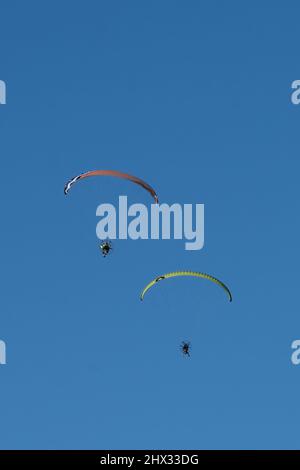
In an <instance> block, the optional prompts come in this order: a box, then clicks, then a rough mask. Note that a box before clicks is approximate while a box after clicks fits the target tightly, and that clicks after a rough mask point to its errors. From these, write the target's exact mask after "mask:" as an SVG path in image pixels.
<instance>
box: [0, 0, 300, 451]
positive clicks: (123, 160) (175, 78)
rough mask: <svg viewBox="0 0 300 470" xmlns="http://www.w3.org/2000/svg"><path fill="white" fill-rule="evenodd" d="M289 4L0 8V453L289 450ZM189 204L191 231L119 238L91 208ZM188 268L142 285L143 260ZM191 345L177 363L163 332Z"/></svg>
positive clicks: (293, 289) (293, 396)
mask: <svg viewBox="0 0 300 470" xmlns="http://www.w3.org/2000/svg"><path fill="white" fill-rule="evenodd" d="M299 14H300V6H299V2H296V1H290V2H289V3H288V4H286V3H283V2H279V1H273V2H259V1H257V0H256V1H253V2H247V3H246V2H238V1H232V0H229V1H228V2H226V4H225V2H222V1H221V0H219V1H203V2H197V1H189V2H183V1H167V0H164V1H156V0H155V1H151V2H140V1H126V2H124V1H123V2H121V1H114V2H104V1H85V2H83V1H74V2H72V5H71V4H70V3H68V2H64V3H63V2H58V1H57V0H54V1H53V0H52V1H51V2H49V1H48V2H42V4H41V2H38V1H26V2H14V1H7V0H6V1H2V2H1V6H0V15H1V28H0V59H1V61H0V64H1V66H0V79H1V80H5V82H6V84H7V104H6V105H5V106H0V152H1V165H2V175H3V177H2V180H1V185H0V197H1V244H0V259H1V286H2V289H1V315H0V339H2V340H5V342H6V344H7V365H5V366H0V415H1V421H0V447H1V448H2V449H16V448H19V449H93V448H94V449H104V448H108V449H116V448H123V449H128V448H134V449H139V448H146V449H151V448H159V449H163V448H175V449H191V448H194V449H195V448H196V449H231V448H234V449H249V448H250V449H253V448H270V449H276V448H298V447H299V439H298V427H299V426H298V422H299V420H300V410H299V407H298V400H297V395H298V388H299V386H300V367H299V369H298V368H297V367H296V366H293V365H292V363H291V361H290V356H291V352H292V350H291V348H290V345H291V342H292V341H293V340H294V339H299V338H300V317H299V287H298V268H299V236H300V224H299V221H298V213H299V202H298V201H299V193H298V188H299V170H300V164H299V130H298V129H299V123H300V106H299V107H297V106H294V105H292V104H291V100H290V95H291V88H290V87H291V83H292V81H293V80H296V79H300V62H299V20H298V18H299ZM89 169H118V170H120V171H125V172H128V173H132V174H134V175H137V176H139V177H141V178H143V179H145V180H147V181H148V182H149V183H150V184H151V185H152V186H154V187H155V189H156V190H157V192H158V194H159V197H160V200H161V201H164V202H167V203H173V202H182V203H204V204H205V210H206V216H205V223H206V229H205V246H204V248H203V250H201V251H198V252H188V251H185V250H184V246H183V242H181V241H137V242H133V241H116V242H115V244H114V253H113V255H112V256H111V257H109V258H106V259H103V258H102V257H101V255H100V254H99V248H98V240H97V238H96V233H95V228H96V223H97V219H96V216H95V211H96V207H97V205H98V204H100V203H101V202H111V203H114V204H115V203H117V201H118V196H119V195H122V194H123V195H127V196H128V201H129V203H134V202H143V203H145V204H149V203H150V202H151V201H150V198H149V195H148V194H147V193H146V192H145V191H143V190H142V189H140V188H138V187H136V186H134V185H132V184H129V183H127V182H124V181H119V180H113V179H111V178H106V179H105V178H103V179H101V180H100V179H99V178H98V179H96V178H95V179H93V180H92V179H90V180H89V181H85V182H83V183H82V184H78V186H77V187H76V188H74V189H72V191H71V193H70V195H69V197H68V198H66V197H64V194H63V187H64V184H65V182H66V181H67V180H68V179H69V178H70V177H72V176H73V175H76V174H77V173H81V172H82V171H86V170H89ZM178 269H192V270H199V271H205V272H209V273H211V274H213V275H215V276H216V277H219V278H220V279H222V280H223V281H224V282H226V283H227V284H228V285H229V286H230V288H231V290H232V292H233V297H234V300H233V302H232V304H229V303H228V302H227V299H226V297H225V296H224V293H223V292H222V291H221V290H220V289H218V288H217V287H216V286H214V285H210V283H206V282H204V281H203V282H202V283H201V282H199V281H197V280H186V279H180V280H179V279H176V280H170V281H168V283H167V282H166V283H165V284H164V285H159V286H157V287H156V288H155V289H153V291H152V292H151V295H150V294H149V296H148V297H147V298H146V299H145V301H144V303H141V302H140V301H139V293H140V290H141V288H142V287H143V286H144V285H145V283H147V282H148V281H149V280H151V279H152V278H153V277H155V276H156V275H158V274H161V273H164V272H168V271H173V270H178ZM183 339H189V340H190V341H191V343H192V348H193V350H192V357H191V358H190V360H185V358H183V357H182V356H181V355H180V353H179V351H178V346H179V344H180V342H181V341H182V340H183Z"/></svg>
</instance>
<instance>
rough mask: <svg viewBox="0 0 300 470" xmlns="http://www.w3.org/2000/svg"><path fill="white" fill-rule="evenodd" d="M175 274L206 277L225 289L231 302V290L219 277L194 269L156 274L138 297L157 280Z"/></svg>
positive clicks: (141, 296) (174, 275) (143, 294)
mask: <svg viewBox="0 0 300 470" xmlns="http://www.w3.org/2000/svg"><path fill="white" fill-rule="evenodd" d="M176 276H194V277H200V278H203V279H208V280H209V281H212V282H214V283H215V284H217V285H218V286H220V287H222V288H223V289H224V290H225V292H226V293H227V295H228V297H229V301H230V302H232V295H231V292H230V290H229V289H228V287H227V286H225V284H224V283H223V282H222V281H219V279H217V278H215V277H213V276H210V275H209V274H205V273H200V272H196V271H175V272H172V273H168V274H164V275H163V276H158V277H156V278H155V279H154V280H153V281H151V282H149V284H147V286H146V287H145V288H144V290H143V291H142V293H141V295H140V299H141V300H143V299H144V296H145V294H146V292H147V291H148V290H149V289H151V287H152V286H154V284H156V283H157V282H158V281H161V280H163V279H168V278H170V277H176Z"/></svg>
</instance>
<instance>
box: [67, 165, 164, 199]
mask: <svg viewBox="0 0 300 470" xmlns="http://www.w3.org/2000/svg"><path fill="white" fill-rule="evenodd" d="M90 176H115V177H117V178H123V179H126V180H129V181H132V182H133V183H136V184H138V185H140V186H142V188H144V189H146V191H148V192H149V193H150V194H151V196H152V197H153V198H154V201H155V203H156V204H158V197H157V194H156V192H155V191H154V189H153V188H152V187H151V186H150V185H149V184H148V183H146V182H145V181H143V180H141V179H140V178H137V177H136V176H132V175H129V174H127V173H122V172H120V171H115V170H93V171H87V172H86V173H81V174H80V175H78V176H75V177H74V178H72V179H71V180H70V181H68V183H67V184H66V185H65V188H64V193H65V194H68V192H69V190H70V189H71V187H72V186H73V184H74V183H76V182H77V181H78V180H81V179H84V178H88V177H90Z"/></svg>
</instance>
